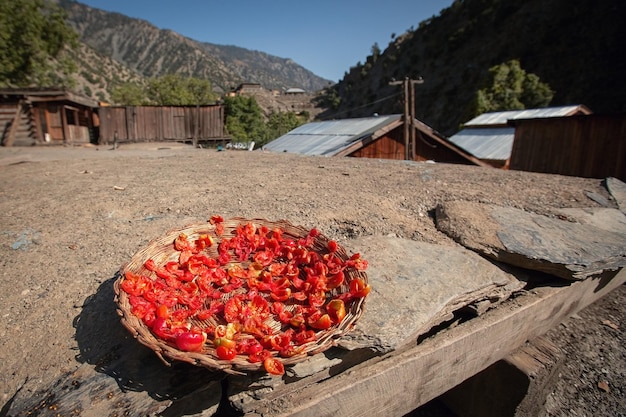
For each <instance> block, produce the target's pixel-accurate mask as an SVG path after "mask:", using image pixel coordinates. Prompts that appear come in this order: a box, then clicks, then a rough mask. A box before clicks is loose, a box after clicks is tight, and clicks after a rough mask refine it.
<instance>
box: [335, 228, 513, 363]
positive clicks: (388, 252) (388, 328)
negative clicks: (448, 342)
mask: <svg viewBox="0 0 626 417" xmlns="http://www.w3.org/2000/svg"><path fill="white" fill-rule="evenodd" d="M350 247H354V248H359V252H360V253H361V256H362V257H364V258H365V259H367V260H368V262H369V267H368V271H367V272H368V278H369V280H370V283H371V285H372V292H371V293H370V295H369V296H368V298H367V302H366V304H365V310H364V314H363V316H362V317H361V319H360V320H359V321H358V322H357V324H356V326H355V329H354V330H353V331H352V332H350V333H348V334H347V335H346V336H344V337H342V338H341V339H340V341H339V346H341V347H344V348H346V349H357V348H368V349H372V350H375V351H377V352H383V353H384V352H389V351H391V350H395V349H398V348H399V347H401V346H403V345H406V344H410V343H413V344H415V343H416V341H417V338H418V337H419V336H420V335H422V334H425V333H427V332H428V331H430V330H431V329H432V328H433V327H435V326H437V325H438V324H441V323H442V322H444V321H446V320H449V319H451V318H452V314H453V312H455V311H457V310H459V309H461V308H464V307H467V306H470V305H474V306H476V305H479V304H482V303H485V302H486V303H488V304H490V305H492V304H497V303H498V302H500V301H503V300H506V299H507V298H508V297H509V296H510V295H511V294H512V293H513V292H514V291H517V290H519V289H521V288H522V287H523V283H522V282H520V281H518V280H517V279H516V278H515V277H513V276H512V275H510V274H508V273H506V272H504V271H502V270H501V269H500V268H498V267H497V266H495V265H494V264H492V263H491V262H489V261H488V260H486V259H484V258H482V257H480V256H478V255H477V254H476V253H474V252H471V251H468V250H465V249H464V248H460V247H453V246H440V245H432V244H428V243H421V242H416V241H412V240H408V239H400V238H396V237H380V236H368V237H364V238H361V239H358V240H354V241H352V242H350ZM482 305H483V308H481V311H484V309H485V308H484V304H482Z"/></svg>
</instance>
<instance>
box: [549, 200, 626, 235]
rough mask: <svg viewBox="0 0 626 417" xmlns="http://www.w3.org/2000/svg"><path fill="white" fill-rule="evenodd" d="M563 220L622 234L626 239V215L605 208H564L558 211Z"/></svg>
mask: <svg viewBox="0 0 626 417" xmlns="http://www.w3.org/2000/svg"><path fill="white" fill-rule="evenodd" d="M558 212H559V214H561V215H562V216H563V220H567V221H572V222H575V223H580V224H586V225H589V226H593V227H597V228H598V229H602V230H606V231H609V232H615V233H621V234H623V235H624V239H626V214H624V213H623V212H621V211H620V210H617V209H612V208H604V207H589V208H564V209H560V210H558Z"/></svg>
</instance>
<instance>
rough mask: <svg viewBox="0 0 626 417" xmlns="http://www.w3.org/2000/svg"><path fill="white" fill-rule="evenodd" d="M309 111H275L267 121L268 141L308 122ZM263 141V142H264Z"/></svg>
mask: <svg viewBox="0 0 626 417" xmlns="http://www.w3.org/2000/svg"><path fill="white" fill-rule="evenodd" d="M307 119H308V113H307V114H306V115H305V114H303V115H297V114H296V113H294V112H274V113H272V114H270V117H269V120H268V121H267V134H268V137H267V140H266V141H265V142H264V143H267V142H269V141H271V140H274V139H276V138H277V137H279V136H282V135H284V134H285V133H287V132H289V131H291V130H293V129H295V128H296V127H298V126H300V125H302V124H304V123H306V122H307ZM264 143H263V144H264Z"/></svg>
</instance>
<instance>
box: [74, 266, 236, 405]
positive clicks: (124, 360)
mask: <svg viewBox="0 0 626 417" xmlns="http://www.w3.org/2000/svg"><path fill="white" fill-rule="evenodd" d="M117 278H118V275H116V276H114V277H113V278H111V279H109V280H107V281H105V282H104V283H103V284H102V285H101V286H100V287H99V288H98V291H97V292H96V294H94V295H91V296H89V297H88V298H87V299H85V301H84V303H83V308H82V310H81V313H80V314H79V315H78V316H77V317H76V318H75V319H74V328H75V329H76V334H75V338H76V341H77V342H78V347H79V349H80V353H79V354H78V355H77V356H76V360H77V361H79V362H81V363H88V364H91V365H94V369H95V371H96V372H99V373H103V374H106V375H108V376H110V377H112V378H114V379H115V381H116V382H117V384H118V385H119V387H120V389H121V390H122V391H124V392H128V391H145V392H147V393H148V394H149V395H150V397H152V398H153V399H156V400H172V401H176V399H180V398H184V397H188V396H189V395H190V394H192V393H194V392H205V391H206V390H207V387H209V386H211V388H215V390H216V394H217V395H215V396H209V398H207V396H206V395H203V396H202V397H204V398H206V399H207V402H208V403H207V404H206V406H207V408H208V407H210V406H212V405H215V403H216V401H215V398H217V402H219V398H220V382H219V381H220V380H221V379H223V378H224V374H222V373H220V372H212V371H210V370H208V369H206V368H202V367H198V366H193V365H190V364H187V363H183V362H174V363H172V364H171V366H167V365H166V364H165V363H164V362H163V361H161V360H160V359H159V358H158V357H157V355H156V354H155V353H154V352H153V351H152V350H150V349H149V348H147V347H145V346H144V345H142V344H140V343H139V342H138V341H137V340H135V338H133V337H132V335H131V334H130V333H129V332H128V330H126V328H124V327H123V326H122V324H121V322H120V317H119V316H118V314H117V305H116V303H115V301H114V291H113V283H114V282H115V280H116V279H117Z"/></svg>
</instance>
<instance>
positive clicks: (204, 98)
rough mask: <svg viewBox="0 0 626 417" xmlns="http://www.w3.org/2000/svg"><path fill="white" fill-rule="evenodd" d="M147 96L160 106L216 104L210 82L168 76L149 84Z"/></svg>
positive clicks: (177, 75)
mask: <svg viewBox="0 0 626 417" xmlns="http://www.w3.org/2000/svg"><path fill="white" fill-rule="evenodd" d="M147 96H148V98H149V99H150V101H152V102H153V103H155V104H157V105H160V106H195V105H206V104H213V103H215V99H216V96H215V94H214V93H213V91H212V88H211V82H210V81H209V80H201V79H198V78H191V77H183V76H181V75H179V74H167V75H164V76H162V77H158V78H153V79H151V80H150V81H149V82H148V87H147Z"/></svg>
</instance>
